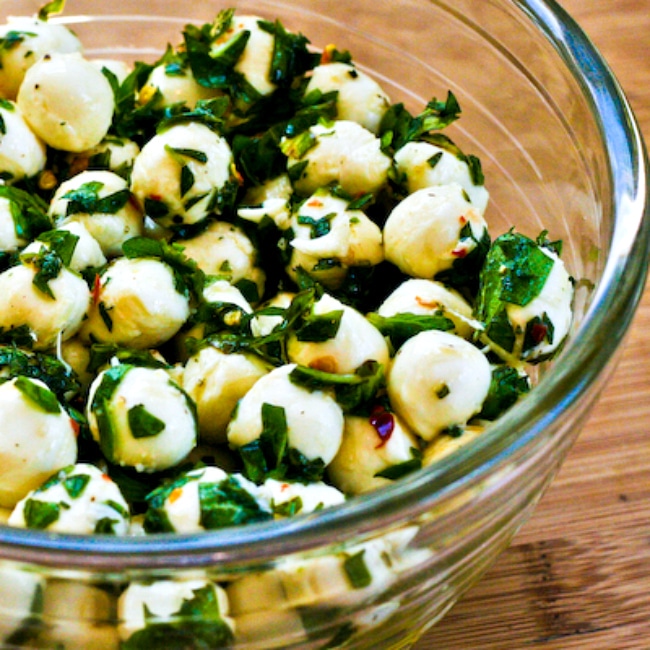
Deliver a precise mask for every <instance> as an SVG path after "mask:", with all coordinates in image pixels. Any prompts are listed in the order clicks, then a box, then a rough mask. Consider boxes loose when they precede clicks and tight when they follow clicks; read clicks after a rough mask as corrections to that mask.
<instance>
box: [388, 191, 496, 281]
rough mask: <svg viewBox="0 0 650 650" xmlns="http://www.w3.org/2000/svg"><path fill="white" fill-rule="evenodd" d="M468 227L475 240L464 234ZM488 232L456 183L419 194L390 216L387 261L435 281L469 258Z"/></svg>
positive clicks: (405, 271) (405, 200)
mask: <svg viewBox="0 0 650 650" xmlns="http://www.w3.org/2000/svg"><path fill="white" fill-rule="evenodd" d="M468 224H469V228H470V229H471V232H472V237H466V236H464V233H463V229H464V228H465V229H466V228H467V225H468ZM486 232H487V224H486V223H485V220H484V219H483V217H482V216H481V214H480V213H479V212H478V211H477V210H476V209H475V208H474V207H473V206H472V204H471V203H469V202H468V201H467V199H466V198H465V194H464V191H463V188H462V187H461V186H460V185H458V184H457V183H451V184H449V185H441V186H439V187H432V188H427V189H423V190H418V191H417V192H414V193H413V194H409V196H407V197H406V198H405V199H403V200H402V201H400V203H398V204H397V206H395V208H394V209H393V210H392V212H391V213H390V215H389V216H388V219H387V221H386V224H385V225H384V250H385V254H386V259H387V260H388V261H389V262H392V263H393V264H395V265H396V266H397V267H398V268H399V269H400V270H401V271H402V272H403V273H406V274H407V275H410V276H413V277H418V278H433V277H434V276H435V275H436V274H437V273H440V272H441V271H445V270H447V269H450V268H451V267H452V265H453V264H454V262H455V261H456V260H458V259H462V258H464V257H466V256H467V255H468V254H469V253H470V252H471V251H472V250H474V248H475V247H476V241H480V240H481V239H482V238H483V237H484V234H485V233H486ZM475 240H476V241H475Z"/></svg>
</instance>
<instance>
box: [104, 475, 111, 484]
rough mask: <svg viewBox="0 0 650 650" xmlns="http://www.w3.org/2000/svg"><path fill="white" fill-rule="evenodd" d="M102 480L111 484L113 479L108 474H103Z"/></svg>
mask: <svg viewBox="0 0 650 650" xmlns="http://www.w3.org/2000/svg"><path fill="white" fill-rule="evenodd" d="M102 478H103V479H104V480H105V481H108V482H109V483H112V479H111V477H110V476H109V475H108V474H102Z"/></svg>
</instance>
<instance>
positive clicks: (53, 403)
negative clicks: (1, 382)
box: [14, 377, 61, 415]
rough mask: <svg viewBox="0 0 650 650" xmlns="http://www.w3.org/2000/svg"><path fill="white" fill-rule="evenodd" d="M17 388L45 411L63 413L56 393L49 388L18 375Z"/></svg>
mask: <svg viewBox="0 0 650 650" xmlns="http://www.w3.org/2000/svg"><path fill="white" fill-rule="evenodd" d="M14 385H15V386H16V388H17V389H18V390H19V391H20V392H21V393H22V394H23V395H24V396H25V397H26V398H27V399H28V400H29V401H30V402H31V403H32V404H34V405H35V406H37V407H38V408H39V409H41V410H42V411H43V412H45V413H51V414H54V415H56V414H58V413H61V404H59V400H58V399H57V398H56V395H55V394H54V393H53V392H52V391H51V390H50V389H49V388H45V387H43V386H39V385H38V384H36V383H34V382H33V381H32V380H31V379H28V378H27V377H17V378H16V381H15V384H14Z"/></svg>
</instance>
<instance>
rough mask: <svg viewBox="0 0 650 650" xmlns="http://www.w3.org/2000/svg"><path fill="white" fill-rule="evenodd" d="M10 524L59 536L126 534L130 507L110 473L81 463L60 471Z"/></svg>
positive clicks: (22, 505) (19, 506)
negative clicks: (64, 534) (69, 534)
mask: <svg viewBox="0 0 650 650" xmlns="http://www.w3.org/2000/svg"><path fill="white" fill-rule="evenodd" d="M9 525H10V526H17V527H19V528H38V529H41V530H49V531H51V532H57V533H80V534H86V535H90V534H93V533H106V534H110V535H125V534H126V533H127V531H128V528H129V505H128V503H127V502H126V501H125V500H124V497H123V496H122V493H121V492H120V488H119V487H118V486H117V485H116V484H115V483H114V482H113V481H112V480H111V479H110V478H109V477H108V476H107V475H106V474H104V473H103V472H102V471H101V470H100V469H98V468H97V467H95V466H94V465H89V464H88V463H79V464H77V465H70V466H68V467H65V468H63V469H61V470H59V471H58V472H57V473H56V474H55V475H54V476H52V477H51V478H50V479H48V480H47V481H46V482H45V483H44V484H43V485H41V486H40V487H38V488H36V489H35V490H32V491H31V492H30V493H29V494H27V496H25V497H24V498H23V499H22V500H21V501H19V502H18V504H17V505H16V507H15V508H14V511H13V512H12V513H11V517H10V518H9Z"/></svg>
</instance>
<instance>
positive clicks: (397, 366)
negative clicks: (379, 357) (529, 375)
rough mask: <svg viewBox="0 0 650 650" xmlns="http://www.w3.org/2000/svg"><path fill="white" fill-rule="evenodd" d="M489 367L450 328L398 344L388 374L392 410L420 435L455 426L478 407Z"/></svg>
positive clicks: (429, 437) (432, 435) (427, 437)
mask: <svg viewBox="0 0 650 650" xmlns="http://www.w3.org/2000/svg"><path fill="white" fill-rule="evenodd" d="M491 378H492V373H491V370H490V364H489V363H488V360H487V358H486V357H485V355H484V354H483V353H482V352H481V351H480V350H479V349H478V348H476V347H475V346H474V345H472V344H471V343H469V342H467V341H466V340H465V339H462V338H460V337H459V336H456V335H454V334H449V333H447V332H440V331H437V330H430V331H426V332H421V333H420V334H416V335H415V336H414V337H413V338H411V339H409V340H408V341H406V343H404V345H402V347H401V348H400V349H399V350H398V352H397V354H396V355H395V359H394V361H393V364H392V366H391V369H390V374H389V376H388V386H387V388H388V396H389V398H390V403H391V405H392V407H393V409H394V410H395V412H396V413H397V414H398V415H399V416H400V417H401V418H402V419H403V420H404V421H405V422H406V423H407V424H408V425H409V427H410V428H411V429H412V430H413V431H414V432H415V433H416V434H417V435H418V436H420V437H421V438H423V439H424V440H432V439H433V438H435V436H437V435H438V434H440V433H442V432H443V431H444V430H446V429H450V428H453V427H459V426H461V427H462V426H463V425H464V424H466V422H467V421H468V420H469V419H470V418H471V417H472V416H473V415H476V414H477V413H478V412H479V411H480V410H481V406H482V405H483V402H484V401H485V398H486V397H487V394H488V390H489V388H490V380H491Z"/></svg>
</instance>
